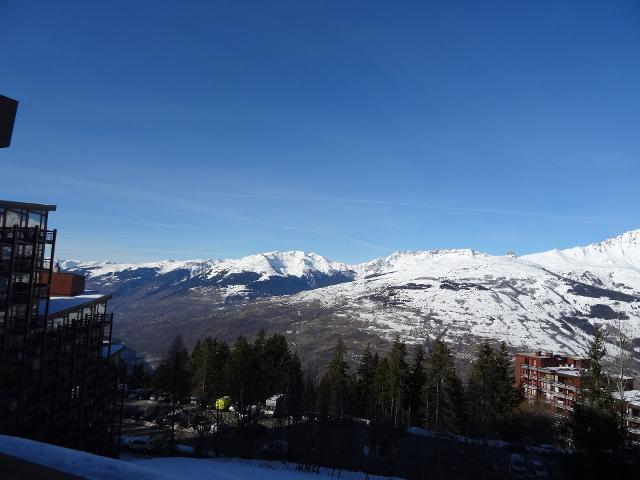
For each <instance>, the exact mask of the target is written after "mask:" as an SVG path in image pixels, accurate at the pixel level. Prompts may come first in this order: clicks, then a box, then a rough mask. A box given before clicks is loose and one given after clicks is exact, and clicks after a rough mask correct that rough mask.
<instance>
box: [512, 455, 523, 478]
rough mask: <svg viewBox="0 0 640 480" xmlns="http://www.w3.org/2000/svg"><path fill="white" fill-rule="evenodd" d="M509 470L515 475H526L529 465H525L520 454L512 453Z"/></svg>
mask: <svg viewBox="0 0 640 480" xmlns="http://www.w3.org/2000/svg"><path fill="white" fill-rule="evenodd" d="M509 470H510V471H511V473H512V474H514V475H526V474H527V464H526V463H524V458H523V457H522V455H520V454H519V453H512V454H511V460H510V462H509Z"/></svg>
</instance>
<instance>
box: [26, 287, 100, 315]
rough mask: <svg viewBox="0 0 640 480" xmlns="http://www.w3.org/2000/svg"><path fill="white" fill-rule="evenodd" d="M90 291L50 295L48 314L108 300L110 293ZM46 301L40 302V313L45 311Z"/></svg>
mask: <svg viewBox="0 0 640 480" xmlns="http://www.w3.org/2000/svg"><path fill="white" fill-rule="evenodd" d="M90 292H91V291H90V290H89V291H85V292H84V293H83V294H82V295H76V296H73V297H50V298H49V316H52V315H55V316H58V315H60V314H62V313H66V312H67V311H73V310H77V309H78V308H81V307H83V306H85V305H91V304H92V303H96V302H99V301H101V300H109V299H110V298H111V295H104V294H102V293H90ZM45 307H46V303H45V301H44V300H43V301H41V302H40V306H39V311H38V313H39V314H40V315H44V313H45Z"/></svg>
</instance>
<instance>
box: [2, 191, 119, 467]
mask: <svg viewBox="0 0 640 480" xmlns="http://www.w3.org/2000/svg"><path fill="white" fill-rule="evenodd" d="M55 210H56V207H55V206H54V205H41V204H32V203H21V202H10V201H0V387H1V388H0V433H4V434H9V435H17V436H22V437H27V438H32V439H35V440H40V441H44V442H48V443H55V444H58V445H63V446H67V447H71V448H78V449H82V450H87V451H91V452H94V453H98V454H103V455H111V456H115V455H117V451H118V450H117V449H118V443H117V435H118V433H119V428H120V418H121V402H122V392H120V391H119V387H118V386H119V383H121V381H120V377H121V375H122V367H121V365H120V362H119V360H118V358H117V356H115V355H112V352H111V332H112V325H113V315H112V314H111V313H108V311H107V303H108V300H109V299H110V298H111V297H110V296H109V295H102V294H100V293H98V292H92V291H87V290H86V289H85V282H84V277H81V276H79V275H73V274H70V273H61V272H57V271H56V269H55V268H54V265H53V258H54V253H55V245H56V230H50V229H49V227H48V223H49V222H48V220H49V214H50V213H51V212H54V211H55Z"/></svg>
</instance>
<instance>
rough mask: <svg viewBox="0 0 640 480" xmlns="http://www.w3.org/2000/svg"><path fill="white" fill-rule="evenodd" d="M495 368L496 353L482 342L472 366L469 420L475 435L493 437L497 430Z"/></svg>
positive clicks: (469, 391) (468, 401)
mask: <svg viewBox="0 0 640 480" xmlns="http://www.w3.org/2000/svg"><path fill="white" fill-rule="evenodd" d="M495 368H496V359H495V351H494V350H493V348H491V346H490V345H489V344H488V343H486V342H482V343H481V344H480V347H479V348H478V352H477V354H476V358H475V360H474V361H473V363H472V364H471V373H470V375H469V386H468V389H467V392H468V396H467V407H468V411H469V418H470V419H471V421H472V423H473V426H474V429H475V432H474V433H476V434H480V435H483V436H488V435H491V434H492V433H494V432H495V428H496V419H497V405H496V391H495V387H496V382H495V379H494V375H495Z"/></svg>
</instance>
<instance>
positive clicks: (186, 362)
mask: <svg viewBox="0 0 640 480" xmlns="http://www.w3.org/2000/svg"><path fill="white" fill-rule="evenodd" d="M153 384H154V387H156V388H161V389H163V390H166V391H167V392H169V394H170V395H171V399H172V412H175V410H176V406H177V404H178V401H179V400H180V399H182V398H184V397H185V396H187V395H188V394H189V391H190V390H191V372H190V359H189V352H188V350H187V349H186V347H185V346H184V342H183V341H182V336H180V335H177V336H176V337H175V338H174V339H173V341H172V342H171V344H170V345H169V349H168V350H167V352H166V354H165V356H164V358H163V359H162V362H161V363H160V365H158V368H157V370H156V372H155V375H154V378H153ZM174 438H175V422H174V418H172V419H171V441H170V444H171V448H173V446H174Z"/></svg>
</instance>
